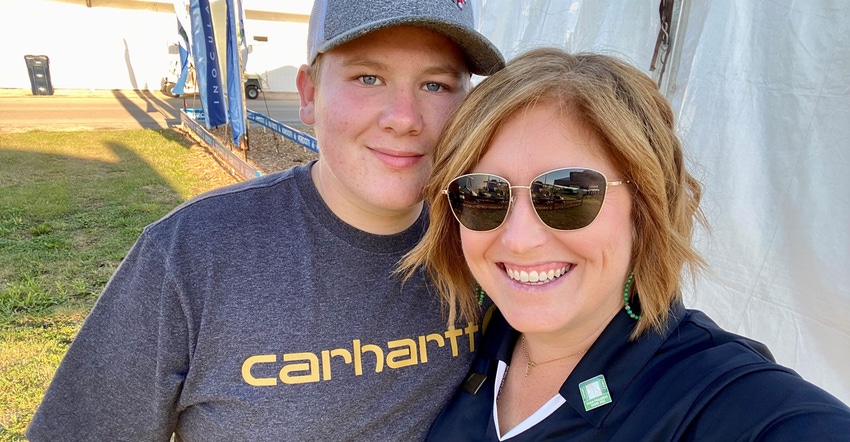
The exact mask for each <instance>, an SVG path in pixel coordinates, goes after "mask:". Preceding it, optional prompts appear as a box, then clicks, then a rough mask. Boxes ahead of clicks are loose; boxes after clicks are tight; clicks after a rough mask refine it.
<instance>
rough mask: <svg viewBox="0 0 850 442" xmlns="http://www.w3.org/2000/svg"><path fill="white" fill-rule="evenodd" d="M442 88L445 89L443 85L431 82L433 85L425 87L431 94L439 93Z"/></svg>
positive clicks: (429, 84) (428, 84)
mask: <svg viewBox="0 0 850 442" xmlns="http://www.w3.org/2000/svg"><path fill="white" fill-rule="evenodd" d="M442 88H443V85H441V84H440V83H434V82H431V83H427V84H426V85H425V89H427V90H428V91H430V92H439V91H440V89H442Z"/></svg>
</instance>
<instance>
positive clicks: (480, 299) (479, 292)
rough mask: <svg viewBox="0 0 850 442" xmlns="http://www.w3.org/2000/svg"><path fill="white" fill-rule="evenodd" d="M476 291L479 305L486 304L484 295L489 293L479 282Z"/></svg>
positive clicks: (476, 284)
mask: <svg viewBox="0 0 850 442" xmlns="http://www.w3.org/2000/svg"><path fill="white" fill-rule="evenodd" d="M474 291H475V297H476V298H478V305H484V297H485V296H487V293H486V292H485V291H484V289H482V288H481V286H480V285H478V282H476V283H475V288H474Z"/></svg>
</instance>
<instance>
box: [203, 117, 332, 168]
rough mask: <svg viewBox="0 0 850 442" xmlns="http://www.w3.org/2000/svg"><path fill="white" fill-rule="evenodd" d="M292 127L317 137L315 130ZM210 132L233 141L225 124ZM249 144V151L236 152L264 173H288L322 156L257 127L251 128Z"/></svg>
mask: <svg viewBox="0 0 850 442" xmlns="http://www.w3.org/2000/svg"><path fill="white" fill-rule="evenodd" d="M290 127H292V128H293V129H295V130H298V131H301V132H304V133H306V134H309V135H310V136H314V135H315V134H314V132H313V128H312V127H309V126H290ZM210 133H211V134H212V135H213V136H214V137H216V138H218V139H219V140H227V139H230V131H229V128H228V127H227V126H226V125H223V126H218V127H214V128H212V130H211V131H210ZM224 144H225V145H227V143H224ZM248 144H249V145H248V149H247V150H242V149H238V148H235V147H234V148H233V151H234V152H235V153H236V154H237V155H239V158H242V159H243V160H246V161H247V162H248V164H250V165H252V166H254V167H256V168H257V169H259V170H260V172H262V173H263V174H269V173H272V172H278V171H281V170H286V169H289V168H290V167H292V166H297V165H300V164H304V163H307V162H309V161H312V160H314V159H316V158H318V157H319V154H317V153H315V152H313V151H312V150H310V149H307V148H306V147H303V146H301V145H300V144H298V143H296V142H294V141H290V140H287V139H286V138H284V137H282V136H280V135H279V134H277V133H275V132H272V131H271V130H269V129H266V128H264V127H262V126H257V125H253V126H249V127H248Z"/></svg>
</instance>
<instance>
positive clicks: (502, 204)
mask: <svg viewBox="0 0 850 442" xmlns="http://www.w3.org/2000/svg"><path fill="white" fill-rule="evenodd" d="M448 195H449V204H450V205H451V208H452V213H454V215H455V218H457V221H458V222H459V223H461V224H462V225H463V226H464V227H466V228H467V229H469V230H476V231H479V232H481V231H487V230H493V229H495V228H497V227H499V226H500V225H501V224H502V221H504V220H505V216H507V214H508V207H509V206H510V200H511V187H510V184H509V183H508V182H507V181H505V180H503V179H502V178H499V177H497V176H495V175H488V174H485V173H474V174H470V175H464V176H461V177H458V178H455V179H454V180H453V181H452V182H451V183H450V184H449V189H448Z"/></svg>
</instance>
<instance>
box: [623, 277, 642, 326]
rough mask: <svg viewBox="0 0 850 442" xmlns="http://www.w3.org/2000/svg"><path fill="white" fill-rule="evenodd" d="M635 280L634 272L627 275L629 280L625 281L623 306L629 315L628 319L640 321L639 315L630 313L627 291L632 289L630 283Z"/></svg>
mask: <svg viewBox="0 0 850 442" xmlns="http://www.w3.org/2000/svg"><path fill="white" fill-rule="evenodd" d="M634 280H635V272H630V273H629V279H628V280H627V281H626V288H625V290H623V304H625V306H626V313H628V314H629V317H631V318H632V319H634V320H635V321H637V320H639V319H640V315H638V314H637V313H635V312H633V311H632V307H631V306H630V305H629V290H630V289H631V288H632V282H633V281H634Z"/></svg>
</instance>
